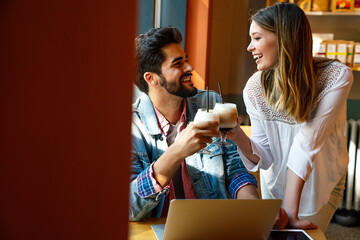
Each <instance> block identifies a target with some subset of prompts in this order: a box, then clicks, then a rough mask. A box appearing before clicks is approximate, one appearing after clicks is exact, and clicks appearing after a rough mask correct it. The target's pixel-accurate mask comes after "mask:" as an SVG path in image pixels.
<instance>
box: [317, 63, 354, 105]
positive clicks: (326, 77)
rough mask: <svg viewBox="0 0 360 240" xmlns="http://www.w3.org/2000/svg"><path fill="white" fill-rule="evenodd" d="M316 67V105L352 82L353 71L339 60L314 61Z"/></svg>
mask: <svg viewBox="0 0 360 240" xmlns="http://www.w3.org/2000/svg"><path fill="white" fill-rule="evenodd" d="M314 63H315V67H316V96H317V97H316V99H315V105H316V104H317V103H318V102H319V101H320V100H321V99H322V98H323V97H324V96H325V95H326V94H327V93H328V92H330V91H331V90H334V89H337V88H341V87H343V86H345V85H347V84H349V83H351V82H352V71H351V69H350V68H349V67H348V66H346V65H345V64H343V63H341V62H340V61H338V60H330V59H321V58H320V59H319V58H315V59H314Z"/></svg>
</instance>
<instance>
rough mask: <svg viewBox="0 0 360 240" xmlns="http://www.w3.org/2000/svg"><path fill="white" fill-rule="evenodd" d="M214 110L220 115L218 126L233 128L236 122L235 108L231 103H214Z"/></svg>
mask: <svg viewBox="0 0 360 240" xmlns="http://www.w3.org/2000/svg"><path fill="white" fill-rule="evenodd" d="M214 111H216V112H218V113H219V115H220V128H234V127H235V126H236V124H237V118H238V117H237V116H238V114H237V109H236V104H233V103H224V104H222V103H216V104H215V107H214Z"/></svg>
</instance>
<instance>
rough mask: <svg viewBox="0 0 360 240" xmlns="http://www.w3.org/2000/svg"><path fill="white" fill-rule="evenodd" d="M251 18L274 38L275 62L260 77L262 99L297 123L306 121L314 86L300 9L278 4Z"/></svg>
mask: <svg viewBox="0 0 360 240" xmlns="http://www.w3.org/2000/svg"><path fill="white" fill-rule="evenodd" d="M251 20H252V21H255V22H256V23H257V24H258V25H259V26H261V27H262V28H264V29H266V30H269V31H271V32H274V33H275V34H276V38H277V46H278V56H279V62H278V65H277V66H276V67H275V68H274V69H271V70H266V71H263V73H262V76H261V84H262V87H263V94H264V97H265V100H266V102H267V103H268V104H269V105H270V106H273V107H274V109H275V110H276V111H279V112H280V111H284V112H285V113H287V114H288V115H289V116H291V117H292V118H294V119H295V121H297V122H305V121H307V120H308V119H309V113H310V110H311V107H312V104H313V101H314V99H315V91H316V89H315V70H314V65H313V57H312V33H311V28H310V24H309V22H308V20H307V18H306V16H305V14H304V12H303V11H302V10H301V9H300V8H299V7H298V6H297V5H296V4H290V3H280V4H275V5H272V6H270V7H267V8H264V9H262V10H259V11H258V12H257V13H256V14H255V15H253V16H252V17H251Z"/></svg>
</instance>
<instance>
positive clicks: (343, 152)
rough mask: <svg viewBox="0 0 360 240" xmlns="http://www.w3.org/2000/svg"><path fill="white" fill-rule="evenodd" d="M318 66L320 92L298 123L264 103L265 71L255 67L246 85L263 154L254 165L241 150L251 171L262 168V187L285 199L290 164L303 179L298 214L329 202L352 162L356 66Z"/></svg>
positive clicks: (257, 147)
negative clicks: (350, 119) (350, 104)
mask: <svg viewBox="0 0 360 240" xmlns="http://www.w3.org/2000/svg"><path fill="white" fill-rule="evenodd" d="M316 61H318V60H316ZM319 66H320V67H319V68H318V70H317V73H316V78H317V79H318V80H317V86H316V88H317V93H316V96H317V97H316V100H315V102H314V106H313V108H312V111H311V113H310V120H309V121H307V122H305V123H301V124H298V123H296V122H295V120H294V119H293V118H291V117H289V116H288V115H287V114H286V113H284V112H275V111H274V109H273V108H272V107H271V106H268V105H267V104H266V102H265V100H264V98H263V95H262V90H261V72H256V73H255V74H254V75H253V76H252V77H251V78H250V79H249V80H248V82H247V84H246V86H245V89H244V101H245V105H246V108H247V112H248V114H249V116H250V119H251V125H252V126H251V145H252V151H253V153H254V154H256V155H257V156H258V157H259V158H260V161H259V163H258V164H257V165H255V164H253V163H252V162H251V161H250V160H249V159H247V158H246V157H245V155H244V154H242V153H241V151H239V153H240V155H241V157H242V159H243V161H244V165H245V166H246V167H247V168H248V170H250V171H256V170H257V169H258V168H260V169H261V171H260V175H261V191H262V193H263V196H267V197H271V198H277V199H284V192H285V184H286V172H287V168H290V169H291V170H292V171H293V172H294V173H295V174H297V175H298V176H299V177H300V178H302V179H303V180H305V181H306V182H305V185H304V188H303V191H302V194H301V199H300V207H299V216H309V215H314V214H316V213H317V212H318V211H319V210H320V208H321V207H322V206H324V205H325V204H326V203H327V202H328V200H329V198H330V194H331V192H332V191H333V189H334V188H335V186H336V184H337V183H338V182H339V181H340V179H341V178H342V177H343V176H344V174H345V173H346V170H347V164H348V161H349V156H348V152H347V147H346V139H345V136H344V131H345V123H346V99H347V96H348V94H349V91H350V88H351V85H352V82H353V75H352V71H351V70H350V68H349V67H347V66H345V65H344V64H342V63H340V62H332V63H331V64H328V65H327V66H324V64H322V63H321V64H319ZM305 97H306V96H304V98H305Z"/></svg>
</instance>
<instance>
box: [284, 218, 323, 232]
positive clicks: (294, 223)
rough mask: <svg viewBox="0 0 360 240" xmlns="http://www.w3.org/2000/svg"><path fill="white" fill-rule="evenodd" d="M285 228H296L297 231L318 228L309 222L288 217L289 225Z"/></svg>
mask: <svg viewBox="0 0 360 240" xmlns="http://www.w3.org/2000/svg"><path fill="white" fill-rule="evenodd" d="M286 228H297V229H317V228H318V226H317V225H316V224H315V223H313V222H310V221H309V220H301V219H299V217H297V216H296V217H290V216H289V223H288V225H287V226H286Z"/></svg>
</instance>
